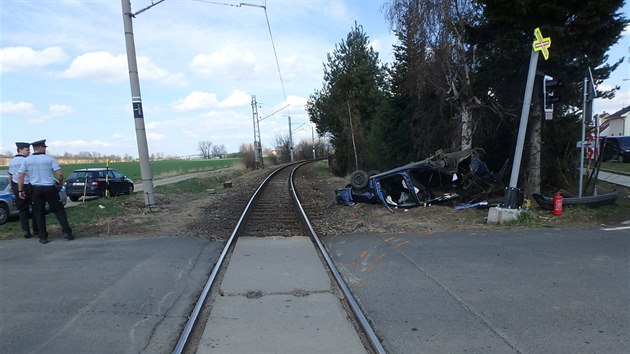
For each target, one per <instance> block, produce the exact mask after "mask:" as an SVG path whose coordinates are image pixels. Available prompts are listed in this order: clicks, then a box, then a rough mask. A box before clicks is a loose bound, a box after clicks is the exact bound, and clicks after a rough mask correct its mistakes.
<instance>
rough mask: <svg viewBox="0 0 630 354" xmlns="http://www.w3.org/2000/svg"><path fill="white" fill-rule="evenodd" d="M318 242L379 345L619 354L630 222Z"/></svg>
mask: <svg viewBox="0 0 630 354" xmlns="http://www.w3.org/2000/svg"><path fill="white" fill-rule="evenodd" d="M327 247H328V249H329V250H330V253H331V256H332V257H333V258H334V260H335V263H336V264H337V265H338V266H339V267H340V268H341V269H342V274H343V275H344V278H345V279H346V281H347V282H348V284H349V286H350V288H351V289H352V291H353V293H354V294H355V296H356V297H357V300H358V302H359V303H360V304H361V305H362V306H363V307H364V309H365V310H366V311H367V313H368V317H369V318H370V320H371V321H372V322H373V323H374V326H375V331H376V333H377V334H378V335H379V337H381V338H383V346H384V347H385V349H386V350H387V352H388V353H615V354H616V353H628V352H629V350H630V305H629V304H630V229H629V228H625V229H618V230H609V231H604V230H600V229H590V230H583V229H569V230H566V229H565V230H559V229H543V230H511V231H505V232H488V233H462V232H458V233H435V234H424V235H411V234H405V235H401V234H395V235H391V234H389V235H388V234H354V235H347V236H338V237H333V238H331V239H329V240H328V242H327Z"/></svg>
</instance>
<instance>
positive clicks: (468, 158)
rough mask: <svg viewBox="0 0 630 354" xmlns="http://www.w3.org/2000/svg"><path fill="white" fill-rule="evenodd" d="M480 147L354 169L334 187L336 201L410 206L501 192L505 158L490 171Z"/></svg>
mask: <svg viewBox="0 0 630 354" xmlns="http://www.w3.org/2000/svg"><path fill="white" fill-rule="evenodd" d="M482 153H483V150H482V149H466V150H462V151H457V152H451V153H444V152H442V151H438V152H437V153H436V154H434V155H433V156H431V157H429V158H427V159H424V160H422V161H418V162H412V163H409V164H407V165H404V166H401V167H397V168H394V169H392V170H389V171H386V172H382V173H377V172H373V173H369V174H368V173H366V172H365V171H362V170H357V171H354V172H353V173H352V174H351V175H350V184H348V185H347V186H346V187H345V188H340V189H337V190H336V191H335V194H336V200H337V202H338V203H339V204H344V205H352V204H354V203H359V202H362V203H380V204H383V205H384V206H385V207H386V208H387V209H389V211H392V212H393V209H392V208H413V207H418V206H428V205H432V204H440V203H445V202H449V201H452V200H460V201H464V202H468V203H471V202H475V201H479V200H482V199H484V198H488V197H490V196H491V195H493V194H496V193H499V192H503V190H504V189H505V187H504V185H503V184H502V183H501V180H502V176H503V173H504V172H505V168H506V166H507V161H506V163H505V164H504V165H503V168H502V169H501V171H500V172H499V173H496V174H495V173H493V172H492V171H490V169H488V167H487V166H486V164H485V163H484V162H483V161H481V156H480V155H481V154H482Z"/></svg>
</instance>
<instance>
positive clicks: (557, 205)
mask: <svg viewBox="0 0 630 354" xmlns="http://www.w3.org/2000/svg"><path fill="white" fill-rule="evenodd" d="M552 213H553V215H557V216H561V215H562V194H560V192H558V193H556V195H554V196H553V211H552Z"/></svg>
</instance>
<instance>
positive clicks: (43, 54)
mask: <svg viewBox="0 0 630 354" xmlns="http://www.w3.org/2000/svg"><path fill="white" fill-rule="evenodd" d="M66 60H68V55H67V54H66V53H65V52H64V51H63V49H61V48H60V47H50V48H46V49H44V50H39V51H37V50H33V49H32V48H29V47H9V48H3V49H0V72H3V73H5V72H12V71H20V70H26V69H29V68H33V67H42V66H46V65H49V64H54V63H61V62H64V61H66Z"/></svg>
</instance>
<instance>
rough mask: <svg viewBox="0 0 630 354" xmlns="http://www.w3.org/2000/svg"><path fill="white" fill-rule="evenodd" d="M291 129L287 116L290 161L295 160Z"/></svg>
mask: <svg viewBox="0 0 630 354" xmlns="http://www.w3.org/2000/svg"><path fill="white" fill-rule="evenodd" d="M292 130H293V129H291V116H289V151H290V153H291V162H294V161H295V157H294V156H293V132H292Z"/></svg>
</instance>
